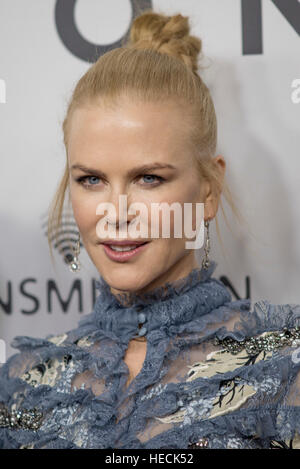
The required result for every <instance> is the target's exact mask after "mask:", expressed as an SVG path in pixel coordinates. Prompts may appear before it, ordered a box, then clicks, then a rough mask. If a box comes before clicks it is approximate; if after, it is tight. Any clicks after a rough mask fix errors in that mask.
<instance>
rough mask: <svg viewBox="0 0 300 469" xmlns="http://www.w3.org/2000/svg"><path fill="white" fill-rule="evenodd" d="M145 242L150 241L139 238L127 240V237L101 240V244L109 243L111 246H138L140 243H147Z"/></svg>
mask: <svg viewBox="0 0 300 469" xmlns="http://www.w3.org/2000/svg"><path fill="white" fill-rule="evenodd" d="M145 243H149V241H148V240H140V239H139V240H137V241H134V240H126V239H123V240H122V241H117V240H115V241H114V240H113V239H109V240H107V241H103V242H101V244H107V245H110V246H137V245H140V244H145Z"/></svg>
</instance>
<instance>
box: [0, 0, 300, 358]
mask: <svg viewBox="0 0 300 469" xmlns="http://www.w3.org/2000/svg"><path fill="white" fill-rule="evenodd" d="M58 4H59V5H58ZM151 4H152V6H153V8H154V10H155V11H161V12H162V13H166V14H175V13H181V14H183V15H188V16H189V17H190V23H191V26H192V31H191V32H192V34H195V35H197V36H199V37H200V38H201V39H202V41H203V52H204V54H205V56H206V60H205V63H206V64H208V65H209V68H207V69H206V70H205V72H203V74H202V76H203V78H204V80H205V81H206V83H207V84H208V86H209V87H210V89H211V92H212V95H213V98H214V102H215V106H216V111H217V116H218V126H219V134H218V137H219V143H218V153H221V154H223V156H224V157H225V159H226V162H227V181H228V182H229V185H230V188H231V190H232V192H233V194H234V196H235V201H236V202H237V204H238V206H239V209H240V210H241V212H242V213H243V215H244V217H245V218H246V220H247V223H248V225H249V226H246V225H244V226H240V225H238V224H237V223H236V222H235V219H234V217H233V216H232V215H231V213H230V210H229V208H228V206H227V205H226V202H225V209H227V210H226V213H227V216H228V219H229V221H230V225H231V230H232V232H231V231H230V230H229V229H228V228H227V226H226V224H225V223H224V218H223V216H222V213H221V212H219V214H218V217H219V221H220V227H221V233H222V240H223V244H224V246H225V253H223V251H222V250H221V248H220V246H219V242H218V238H217V236H216V230H215V223H214V222H213V223H211V230H210V232H211V238H212V240H211V244H212V252H211V257H212V258H213V259H214V260H215V261H217V263H218V267H217V269H216V271H215V276H216V277H217V278H221V276H226V277H227V280H228V281H229V282H230V283H231V285H232V286H233V288H234V289H235V292H236V293H237V294H238V295H239V296H240V297H242V298H244V297H245V295H246V276H248V277H249V280H250V287H251V300H252V302H253V303H254V302H255V301H257V300H258V299H268V300H269V301H271V302H272V303H276V304H283V303H300V292H299V288H300V216H299V208H298V207H299V202H300V197H299V185H300V154H299V147H300V145H299V144H300V131H299V123H300V81H299V79H300V63H299V59H300V50H299V46H300V41H299V30H300V26H299V23H300V3H299V2H298V1H297V0H285V1H284V2H282V1H280V0H277V2H276V1H275V0H274V1H272V0H261V1H260V0H251V1H250V3H249V0H245V1H242V0H226V2H225V1H223V0H159V1H155V0H153V1H152V2H151V1H148V2H147V1H139V0H136V1H135V2H134V1H133V0H131V1H129V0H77V1H76V0H63V1H61V0H60V1H59V2H56V1H54V0H43V1H42V2H41V1H40V0H26V1H24V0H0V50H1V54H0V80H2V81H0V119H1V121H0V124H1V126H0V132H1V134H0V135H1V138H0V152H1V189H0V190H1V198H0V224H1V264H0V340H1V339H2V340H4V341H5V343H6V357H8V356H10V355H11V354H12V353H15V352H16V350H15V349H13V348H11V347H10V345H9V344H10V342H11V340H12V338H13V337H14V336H16V335H30V336H35V337H45V335H47V334H50V333H59V332H62V331H64V330H69V329H71V328H73V327H75V326H76V324H77V322H78V320H79V319H80V318H81V317H82V316H83V315H84V314H87V313H90V312H91V311H92V307H93V302H94V300H95V296H94V295H95V291H94V290H93V280H94V279H97V278H98V272H97V271H96V269H95V267H94V266H93V264H92V263H91V261H90V260H89V258H88V256H87V255H86V253H85V252H84V251H83V250H82V253H81V256H80V257H81V261H82V264H83V269H82V270H81V272H80V273H79V274H78V275H77V276H76V275H74V274H72V273H70V272H69V269H68V267H67V265H66V264H65V263H64V261H63V259H62V256H61V255H60V254H59V253H58V252H57V250H55V259H56V269H54V268H53V266H52V264H51V260H50V255H49V251H48V246H47V239H46V236H45V228H44V227H43V223H44V222H45V215H44V214H45V212H46V210H47V208H48V205H49V202H50V200H51V198H52V195H53V193H54V191H55V189H56V186H57V184H58V181H59V178H60V176H61V174H62V171H63V167H64V162H65V153H64V151H65V150H64V147H63V143H62V130H61V123H62V121H63V118H64V112H65V109H66V102H67V99H68V97H69V95H70V93H71V90H72V89H73V87H74V85H75V83H76V82H77V80H78V79H79V78H80V77H81V76H82V74H83V73H84V72H85V71H86V70H87V69H88V67H89V66H90V62H88V60H86V58H84V57H86V56H85V55H84V54H87V51H89V50H90V49H89V48H88V47H86V48H85V46H88V44H89V43H91V44H98V45H102V46H104V49H103V48H102V49H98V50H100V52H101V53H103V52H104V51H105V50H109V49H110V48H111V47H116V45H115V46H112V44H115V43H116V41H119V40H120V39H121V38H122V37H123V35H124V34H125V33H126V32H127V31H128V28H129V25H130V22H131V21H132V16H133V15H134V14H136V13H135V12H136V11H137V10H136V6H138V7H140V8H145V7H148V6H149V5H151ZM249 5H250V9H249ZM284 5H285V7H284ZM260 6H261V15H260V14H258V13H259V7H260ZM242 7H243V8H244V10H243V9H242ZM64 8H65V10H64ZM72 8H73V10H72V11H73V19H74V24H75V29H76V31H77V32H78V33H79V35H81V37H82V38H84V41H81V42H80V41H79V42H78V43H76V40H77V39H78V37H77V39H76V35H75V36H74V37H73V36H72V34H71V33H72V31H71V29H70V24H69V23H70V21H69V20H70V18H71V17H70V11H68V9H72ZM251 8H252V9H251ZM283 8H286V11H284V10H283ZM243 12H244V13H245V16H244V22H243V21H242V18H243V15H242V13H243ZM61 27H62V34H63V39H62V35H61V33H60V32H59V31H61V29H60V28H61ZM260 32H261V36H260ZM68 41H69V42H68ZM72 41H73V43H72ZM72 44H73V45H72ZM73 46H74V50H72V47H73ZM70 49H71V50H70ZM76 51H77V52H76ZM80 54H82V55H83V57H80ZM297 79H298V82H297V81H296V80H297ZM293 83H294V86H295V88H293V87H292V85H293ZM293 91H294V95H292V93H293ZM292 98H293V99H292ZM249 228H250V229H251V233H249ZM202 255H203V252H202V250H200V253H199V259H201V257H202ZM74 282H75V283H74ZM72 287H74V290H73V294H71V292H72ZM59 298H60V299H59ZM68 298H69V302H68V301H67V300H68ZM233 298H234V299H235V296H233ZM63 302H65V303H64V305H63ZM80 303H81V304H80Z"/></svg>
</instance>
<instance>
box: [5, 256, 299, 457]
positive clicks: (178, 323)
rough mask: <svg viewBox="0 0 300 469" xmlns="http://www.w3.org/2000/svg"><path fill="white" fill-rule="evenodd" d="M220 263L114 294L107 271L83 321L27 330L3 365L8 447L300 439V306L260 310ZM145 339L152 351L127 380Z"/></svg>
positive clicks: (264, 305)
mask: <svg viewBox="0 0 300 469" xmlns="http://www.w3.org/2000/svg"><path fill="white" fill-rule="evenodd" d="M215 267H216V263H215V262H212V264H211V266H210V268H209V269H208V270H205V269H200V268H199V269H194V270H193V271H192V272H190V274H189V275H188V276H186V277H184V278H182V279H180V280H178V281H177V282H173V283H168V284H165V285H164V286H163V287H159V288H156V289H154V290H152V291H151V292H148V293H146V294H144V295H137V294H135V293H133V294H130V295H128V294H124V295H123V294H121V295H120V294H119V295H113V294H112V293H111V291H110V287H109V285H108V284H107V283H106V282H105V281H104V279H103V278H101V277H100V280H99V281H98V282H97V288H98V290H99V295H98V297H97V299H96V302H95V305H94V308H93V311H92V313H90V314H88V315H86V316H85V317H84V318H83V319H82V320H81V321H80V322H79V323H78V327H76V328H75V329H72V330H70V331H67V332H65V333H63V334H61V335H59V336H56V335H49V336H48V337H46V338H45V339H42V338H32V337H27V336H21V337H20V336H19V337H16V338H15V339H14V340H13V342H12V346H14V347H16V348H17V349H19V352H18V353H16V354H15V355H13V356H12V357H10V358H9V359H8V360H7V362H6V363H5V364H4V365H3V366H2V368H0V448H100V449H101V448H136V449H141V448H158V449H160V448H175V449H177V448H180V449H185V448H199V449H200V448H276V447H298V445H299V443H298V440H299V436H298V435H299V433H300V432H299V428H298V427H299V425H300V424H299V422H300V419H299V418H298V413H299V385H300V382H299V367H300V365H299V363H300V349H299V350H298V348H299V345H300V344H299V343H298V342H299V339H298V335H297V334H296V333H295V332H293V333H292V334H291V336H289V335H288V334H287V335H285V336H284V340H283V341H282V342H281V341H280V340H281V339H280V337H281V336H280V333H281V332H282V333H286V331H289V330H292V331H295V330H296V329H295V328H297V327H299V326H300V306H299V305H272V304H270V303H269V302H268V301H266V300H261V301H259V302H257V303H255V305H254V307H253V310H251V304H250V300H248V299H246V300H236V301H233V300H232V297H231V294H230V292H229V291H228V290H227V288H226V287H225V286H224V284H223V283H222V282H220V281H219V280H217V279H216V278H213V277H212V274H213V272H214V270H215ZM277 332H278V334H277ZM266 333H267V334H268V339H266V340H265V339H264V337H265V334H266ZM272 333H274V334H275V333H276V334H277V335H276V334H275V335H274V337H276V347H275V346H274V347H273V348H272V347H271V348H270V343H271V342H270V341H271V338H272V337H273V336H272V335H270V334H272ZM251 337H253V338H256V339H255V340H256V342H255V344H258V343H259V344H262V345H261V346H260V348H259V349H258V348H256V349H255V353H252V352H251V350H252V349H251V347H250V348H247V349H245V348H243V347H237V346H235V347H233V349H234V350H235V353H232V350H231V349H230V347H229V346H228V341H230V340H231V343H235V342H236V343H239V344H243V341H245V340H246V341H245V343H246V344H249V340H248V341H247V339H249V338H251ZM137 338H140V339H143V340H144V341H146V344H147V348H146V356H145V360H144V362H143V364H142V367H141V369H140V371H139V372H138V374H137V375H136V376H135V377H134V378H133V379H132V380H131V381H130V382H129V384H128V378H129V368H128V366H127V364H126V363H125V361H124V356H125V353H126V350H127V349H128V347H129V344H130V343H132V340H134V339H137ZM257 338H259V340H257ZM287 338H289V339H287ZM290 338H291V339H290ZM274 340H275V339H274ZM274 343H275V342H274ZM264 344H266V345H265V346H264ZM298 355H299V359H298Z"/></svg>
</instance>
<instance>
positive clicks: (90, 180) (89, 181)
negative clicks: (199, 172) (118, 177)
mask: <svg viewBox="0 0 300 469" xmlns="http://www.w3.org/2000/svg"><path fill="white" fill-rule="evenodd" d="M139 178H150V179H152V180H153V179H156V181H151V180H150V181H149V179H148V182H146V183H144V184H142V185H144V186H154V187H156V186H159V185H160V184H162V182H163V181H165V179H164V178H163V177H161V176H156V175H155V174H143V175H142V176H139ZM99 180H101V178H99V177H97V176H81V177H79V178H77V179H76V181H77V182H78V183H79V184H80V185H82V186H83V187H85V188H87V189H90V188H92V187H93V186H94V187H97V186H98V181H99Z"/></svg>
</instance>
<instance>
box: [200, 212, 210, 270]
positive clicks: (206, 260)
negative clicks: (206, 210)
mask: <svg viewBox="0 0 300 469" xmlns="http://www.w3.org/2000/svg"><path fill="white" fill-rule="evenodd" d="M204 226H205V228H206V239H205V244H204V258H203V261H202V268H203V269H208V267H209V266H210V260H209V257H208V255H209V251H210V238H209V220H205V221H204Z"/></svg>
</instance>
